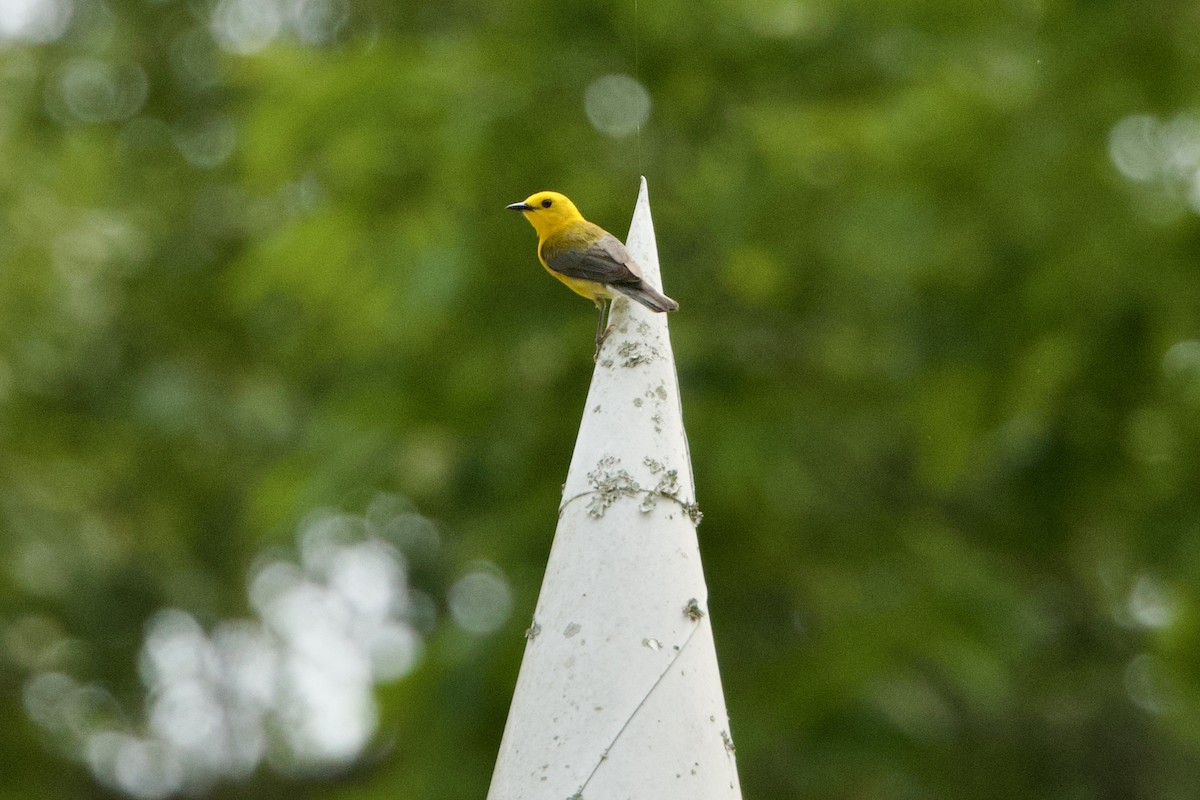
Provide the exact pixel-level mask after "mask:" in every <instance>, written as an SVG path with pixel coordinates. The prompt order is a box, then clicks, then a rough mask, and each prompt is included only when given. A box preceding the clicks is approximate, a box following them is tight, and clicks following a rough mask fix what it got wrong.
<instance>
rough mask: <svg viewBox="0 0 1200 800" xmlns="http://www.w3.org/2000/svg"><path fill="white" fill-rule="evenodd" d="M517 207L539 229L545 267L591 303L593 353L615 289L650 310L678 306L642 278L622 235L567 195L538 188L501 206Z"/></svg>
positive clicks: (601, 338) (604, 335) (602, 336)
mask: <svg viewBox="0 0 1200 800" xmlns="http://www.w3.org/2000/svg"><path fill="white" fill-rule="evenodd" d="M505 208H506V209H508V210H509V211H520V212H521V214H522V215H523V216H524V217H525V219H527V220H529V224H530V225H532V226H533V229H534V230H535V231H536V232H537V235H538V249H537V253H538V260H539V261H540V262H542V266H543V267H545V268H546V271H547V272H549V273H550V274H551V275H553V276H554V277H555V278H558V279H559V280H560V281H562V282H563V283H564V284H566V285H567V288H569V289H570V290H571V291H573V292H575V293H576V294H578V295H581V296H583V297H586V298H587V299H589V300H591V301H592V302H593V303H595V304H596V309H597V310H598V311H599V313H600V318H599V319H598V320H596V354H595V356H594V358H596V359H599V357H600V348H601V346H602V345H603V344H604V340H605V338H607V337H608V334H609V332H610V331H611V330H612V329H611V328H606V327H605V325H604V321H605V310H606V308H607V309H608V310H609V311H610V312H611V308H612V304H611V301H612V300H613V299H614V298H616V297H617V293H619V294H623V295H625V296H626V297H628V298H630V299H632V300H636V301H637V302H639V303H641V304H642V305H643V306H645V307H646V308H648V309H650V310H651V311H658V312H666V311H675V310H677V309H678V308H679V303H676V302H675V301H674V300H672V299H671V298H669V297H667V296H666V295H665V294H663V293H662V292H660V291H658V290H657V289H655V288H654V287H653V286H651V285H650V284H648V283H646V280H645V278H643V277H642V270H641V268H640V267H639V266H638V264H637V262H636V261H634V260H633V257H632V256H630V255H629V251H628V250H626V249H625V245H623V244H621V240H620V239H618V238H617V237H615V236H613V235H612V234H611V233H609V232H608V231H606V230H604V229H603V228H601V227H600V226H599V225H596V224H594V223H591V222H588V221H587V220H586V219H584V218H583V215H582V214H580V213H579V209H578V208H576V207H575V204H574V203H572V202H571V201H570V199H568V198H567V196H566V195H563V194H560V193H558V192H537V193H536V194H531V195H530V196H529V197H526V198H525V199H524V200H522V201H521V202H519V203H512V204H510V205H507V206H505Z"/></svg>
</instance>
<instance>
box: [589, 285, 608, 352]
mask: <svg viewBox="0 0 1200 800" xmlns="http://www.w3.org/2000/svg"><path fill="white" fill-rule="evenodd" d="M593 302H595V303H596V310H597V311H599V312H600V316H599V318H598V319H597V320H596V354H595V355H594V356H592V360H593V361H599V360H600V348H601V347H602V346H603V345H604V340H605V339H607V338H608V334H610V333H612V328H606V327H604V310H605V305H607V306H608V311H609V314H610V315H611V314H612V302H611V301H610V302H608V303H607V304H606V303H605V302H604V298H603V297H597V298H596V299H595V300H594V301H593Z"/></svg>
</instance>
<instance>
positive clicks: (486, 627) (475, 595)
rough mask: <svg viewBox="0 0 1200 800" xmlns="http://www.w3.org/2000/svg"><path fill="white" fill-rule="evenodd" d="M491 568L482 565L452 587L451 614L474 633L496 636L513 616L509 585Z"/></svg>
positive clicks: (465, 628)
mask: <svg viewBox="0 0 1200 800" xmlns="http://www.w3.org/2000/svg"><path fill="white" fill-rule="evenodd" d="M498 573H499V570H498V569H497V568H496V567H495V566H493V565H491V564H481V565H479V566H478V567H477V568H476V569H475V570H474V571H472V572H469V573H467V574H466V575H464V576H463V577H461V578H459V579H458V580H457V581H456V582H455V584H454V585H453V586H451V587H450V594H449V603H450V614H451V616H453V617H454V621H455V622H457V623H458V624H459V626H461V627H462V628H463V629H464V630H467V631H470V632H471V633H479V634H484V633H492V632H493V631H495V630H497V629H498V628H499V627H500V626H501V625H503V624H504V623H505V621H506V620H508V617H509V614H511V613H512V593H511V592H510V591H509V588H508V583H507V582H506V581H505V580H504V578H502V577H500V575H499V574H498Z"/></svg>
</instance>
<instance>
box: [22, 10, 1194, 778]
mask: <svg viewBox="0 0 1200 800" xmlns="http://www.w3.org/2000/svg"><path fill="white" fill-rule="evenodd" d="M229 1H231V0H227V2H229ZM265 1H266V0H264V2H265ZM250 5H251V6H252V5H253V3H251V4H250ZM635 5H637V11H636V22H635ZM223 7H224V6H223V5H215V6H214V5H213V4H211V3H210V2H208V0H196V1H195V2H183V0H163V1H162V2H142V3H132V2H121V1H120V0H113V2H111V3H109V4H104V3H102V2H100V0H78V1H77V2H76V4H75V6H74V15H73V17H72V20H71V23H70V25H69V27H67V28H66V30H65V33H64V34H63V35H62V36H61V38H58V39H56V40H55V41H53V42H49V43H44V44H35V43H28V42H22V41H19V40H8V41H3V40H0V91H2V96H3V105H2V107H0V563H2V564H3V565H4V569H3V577H0V632H3V633H4V638H3V640H0V718H2V719H4V720H5V723H6V724H5V725H3V726H2V728H0V763H2V764H3V765H4V766H3V770H2V771H3V780H2V781H0V798H14V799H15V798H83V797H102V796H109V795H108V794H107V792H106V790H104V789H101V788H99V787H98V786H97V785H96V784H95V783H94V782H93V780H92V778H91V777H90V776H89V774H88V772H87V770H86V768H84V767H83V766H80V765H79V763H78V761H77V760H74V759H72V758H71V754H70V753H64V752H62V749H61V748H60V747H58V746H56V743H55V742H54V741H52V740H51V737H48V736H47V735H46V734H45V733H44V732H42V731H41V730H40V729H39V728H38V727H37V726H36V725H34V724H33V723H32V722H31V721H29V719H28V718H27V716H26V714H25V711H24V708H23V705H22V687H23V685H24V684H25V681H26V680H27V679H28V677H29V675H30V674H31V673H32V672H33V671H34V670H37V669H46V668H50V667H53V668H56V669H62V670H65V671H68V672H71V673H72V674H75V675H77V676H78V677H79V678H80V679H81V680H89V681H98V682H102V683H103V684H104V685H106V686H107V687H109V689H110V690H111V691H112V692H113V693H114V694H115V695H116V696H117V697H119V698H120V699H121V700H122V701H123V702H124V703H127V704H129V705H130V706H131V707H135V708H136V705H137V703H138V702H139V697H140V688H139V683H138V678H137V670H136V662H137V654H138V648H139V646H140V642H141V637H142V630H143V625H144V624H145V622H146V620H147V618H148V617H149V616H150V615H151V614H153V612H154V611H155V610H156V609H158V608H160V607H164V606H171V607H177V608H182V609H186V610H188V611H189V612H191V613H192V614H194V615H196V616H197V618H199V619H200V620H201V621H202V622H207V621H212V620H215V619H218V618H221V617H226V616H236V615H238V614H242V613H245V604H246V600H245V576H246V571H247V569H248V568H249V567H250V565H251V564H252V562H253V561H254V559H255V558H256V556H257V555H258V554H259V553H260V552H262V551H263V550H264V549H265V548H269V547H277V546H288V545H290V543H291V541H292V536H293V531H294V529H295V526H296V524H297V522H298V521H299V520H300V519H301V518H302V517H303V516H304V515H305V514H306V513H308V512H309V511H310V510H312V509H313V508H316V507H319V506H335V507H340V508H346V509H350V510H354V511H356V512H359V513H361V511H362V509H363V507H364V504H365V503H366V502H367V500H368V499H369V498H370V497H371V496H372V495H373V494H374V493H376V492H379V491H386V492H393V493H396V494H399V495H403V496H405V497H407V498H410V499H411V500H412V501H413V503H414V504H415V506H416V507H417V508H418V509H419V510H420V511H421V512H422V513H423V514H425V515H428V516H429V517H431V518H432V519H434V520H435V521H436V522H437V524H438V525H439V528H440V530H441V532H442V536H443V541H444V545H445V546H444V548H443V549H442V551H441V553H440V555H439V557H438V558H437V559H436V560H435V561H434V562H433V563H429V564H425V565H424V566H422V567H421V568H420V569H418V570H416V571H415V572H414V574H413V576H412V581H413V583H414V584H415V585H418V586H420V587H421V588H422V589H423V590H424V591H427V592H428V593H429V594H430V595H431V596H432V597H434V599H435V600H436V601H437V602H438V603H439V604H440V603H443V602H444V596H445V590H446V587H447V586H448V585H449V584H450V583H451V582H452V581H453V580H454V578H455V577H456V576H457V575H458V574H460V573H461V572H462V571H463V569H464V565H465V564H467V563H468V562H471V561H473V560H476V559H483V560H486V561H489V562H491V563H493V564H495V565H497V566H498V567H499V568H500V569H501V570H502V571H503V573H504V574H505V575H506V576H507V579H508V581H509V583H510V586H511V589H512V591H513V595H514V612H513V615H512V617H511V618H510V620H509V621H508V623H507V624H506V625H505V626H504V627H503V628H502V629H501V630H500V631H498V632H497V633H496V634H494V635H491V636H478V635H473V634H469V633H467V632H465V631H463V630H461V629H459V628H458V627H457V626H455V624H454V623H453V622H452V621H450V620H449V619H448V617H447V616H446V615H445V614H442V615H441V616H440V618H439V619H440V620H441V621H440V622H439V623H438V624H437V626H436V627H435V628H433V629H432V630H431V631H430V632H429V635H428V639H427V641H426V646H427V649H426V652H425V654H424V656H423V658H422V660H421V662H420V664H419V666H418V667H417V669H416V670H415V671H414V672H413V673H412V674H411V675H409V676H408V677H406V678H404V679H401V680H400V681H397V682H395V683H392V684H389V685H386V686H384V687H383V688H382V689H381V695H380V700H381V703H382V717H381V721H380V733H379V736H378V739H379V745H378V746H377V747H376V748H373V750H372V751H371V752H370V754H369V755H368V756H367V757H364V759H363V761H362V763H360V764H356V765H354V766H353V767H351V768H350V769H348V770H347V771H341V772H334V773H331V774H319V775H315V776H311V777H307V778H297V777H279V776H277V775H275V774H274V773H272V772H271V771H270V770H267V769H265V768H264V769H263V770H261V771H260V772H258V773H256V775H255V776H254V777H253V778H252V779H250V780H248V781H244V782H238V783H229V784H223V785H221V786H219V787H217V788H216V789H215V795H216V796H218V797H228V798H234V797H255V798H272V797H289V798H294V797H313V798H317V797H320V798H346V799H350V798H354V799H355V800H366V799H367V798H376V797H378V798H385V797H423V798H428V799H429V800H437V799H438V798H447V799H449V798H464V797H483V796H484V794H485V793H486V789H487V784H488V780H489V777H490V770H491V765H492V761H493V759H494V756H495V752H496V749H497V747H498V744H499V738H500V734H501V731H502V727H503V723H504V718H505V713H506V711H507V705H508V701H509V699H510V695H511V690H512V687H513V684H514V682H515V676H516V670H517V667H518V664H519V660H520V656H521V652H522V645H523V639H522V636H521V632H522V630H523V629H524V627H525V625H526V624H527V620H528V618H529V614H530V613H531V609H532V607H533V602H534V599H535V597H536V593H537V589H538V585H539V581H540V577H541V573H540V570H541V567H542V565H543V564H544V560H545V557H546V554H547V552H548V548H549V544H550V538H551V535H552V532H553V527H554V523H555V510H556V508H557V503H558V499H559V497H558V494H559V487H560V485H561V482H562V479H563V476H564V475H565V470H566V466H567V463H568V460H569V458H570V453H571V448H572V444H573V436H574V432H575V430H576V426H577V423H578V419H579V415H580V412H581V410H582V404H583V400H584V396H585V393H586V389H587V384H588V381H589V378H590V374H591V369H592V362H591V350H592V341H591V333H592V325H593V322H594V320H593V316H592V310H591V307H590V305H588V304H587V303H585V302H583V301H581V300H579V299H578V298H574V297H572V296H571V295H569V294H568V293H566V292H564V291H563V289H562V287H561V286H558V285H557V284H556V283H554V282H553V281H550V280H548V279H547V278H546V276H545V275H544V274H542V272H541V270H540V269H539V268H538V267H537V265H536V262H535V261H534V255H533V246H534V240H533V238H532V232H531V231H530V230H529V228H528V226H527V225H526V224H525V223H524V221H522V220H520V219H515V218H514V217H513V216H512V215H511V214H507V213H505V212H504V211H503V206H504V205H505V204H507V203H509V202H513V201H515V200H519V199H521V198H523V197H524V196H525V195H527V194H529V193H531V192H533V191H535V190H539V189H544V188H555V189H559V190H561V191H564V192H566V193H567V194H569V195H570V196H572V198H574V199H575V200H576V202H577V203H578V204H579V205H580V206H581V207H582V208H583V210H584V212H585V214H587V215H588V216H589V218H591V219H593V220H595V221H597V222H598V223H600V224H602V225H604V226H605V227H607V228H609V229H612V230H614V231H618V232H624V230H625V229H626V226H627V225H628V218H629V214H630V212H631V209H632V206H633V201H634V198H635V194H636V190H637V179H638V175H639V174H645V175H646V176H647V177H648V180H649V186H650V193H651V200H652V204H653V209H654V214H655V222H656V227H657V233H658V242H659V247H660V254H661V259H662V264H663V273H664V281H665V283H666V287H667V290H668V293H669V294H671V295H672V296H673V297H675V298H676V299H678V300H679V301H680V303H681V305H682V310H681V311H680V312H679V313H678V314H676V315H673V317H672V319H671V325H672V335H673V341H674V346H675V351H676V356H677V358H678V362H679V372H680V380H681V384H682V391H683V400H684V412H685V418H686V421H687V423H688V432H689V436H690V440H691V448H692V454H693V458H694V467H695V472H696V481H697V491H698V496H699V499H700V503H701V506H702V508H703V510H704V513H705V518H704V523H703V525H702V526H701V527H700V530H699V532H700V539H701V547H702V551H703V553H704V557H705V565H706V569H707V574H708V579H709V587H710V591H711V598H710V604H711V607H712V609H713V624H714V627H715V631H716V638H717V645H718V653H719V657H720V661H721V666H722V671H723V676H724V680H725V685H726V692H727V698H728V705H729V709H730V713H731V716H732V728H733V733H734V736H735V739H736V741H737V745H738V758H739V766H740V772H741V776H742V782H743V787H744V791H745V795H746V796H747V797H748V798H768V797H770V798H775V797H796V798H845V799H846V800H850V799H851V798H854V799H858V798H950V797H953V798H963V799H967V798H1064V799H1068V800H1074V799H1075V798H1080V799H1082V798H1184V797H1191V796H1194V792H1195V787H1196V786H1200V618H1198V614H1200V604H1198V602H1200V598H1198V596H1197V592H1196V586H1197V584H1198V582H1200V536H1198V533H1200V493H1198V492H1197V487H1198V486H1200V344H1196V342H1195V340H1197V339H1200V332H1198V331H1200V270H1198V268H1197V267H1198V258H1200V224H1198V221H1197V217H1196V208H1200V199H1198V198H1200V190H1197V188H1196V187H1197V186H1200V182H1197V180H1196V173H1194V172H1193V173H1192V174H1191V181H1192V182H1191V183H1189V182H1188V181H1187V180H1183V179H1181V177H1180V176H1181V175H1183V176H1184V177H1185V178H1186V170H1188V169H1191V170H1195V169H1196V168H1200V156H1197V155H1196V153H1197V152H1200V151H1198V150H1197V148H1200V134H1196V133H1195V129H1194V128H1189V127H1188V125H1187V124H1185V123H1186V121H1187V120H1188V119H1191V118H1190V117H1186V116H1185V115H1187V114H1188V113H1189V112H1191V111H1192V110H1194V109H1195V108H1196V107H1197V105H1200V83H1198V82H1197V81H1196V76H1197V75H1198V74H1200V48H1197V47H1196V45H1195V43H1196V42H1197V41H1200V13H1198V11H1197V6H1196V5H1195V4H1194V3H1190V2H1178V1H1177V0H1162V2H1156V3H1137V2H1118V1H1117V0H1108V1H1106V0H1100V1H1099V2H1074V3H1073V2H1056V1H1055V0H1009V1H1007V2H1002V3H999V4H994V3H993V4H982V5H978V6H975V5H970V4H959V3H951V2H933V1H931V0H903V1H902V2H894V3H882V4H881V3H868V2H860V1H856V0H814V2H801V1H800V0H749V1H748V2H743V3H723V2H709V1H708V0H701V1H700V2H695V1H693V2H681V1H679V0H662V1H660V2H651V0H642V2H640V4H635V3H634V2H632V1H631V0H630V1H629V2H621V3H604V2H586V1H585V0H565V1H563V2H553V3H551V2H524V3H505V4H496V3H487V2H473V1H472V0H455V1H454V2H447V3H426V4H420V3H388V2H372V0H351V2H350V4H349V5H345V6H342V5H336V4H335V5H334V6H332V7H333V8H334V9H335V10H340V11H343V12H345V15H346V16H345V19H344V20H343V22H344V24H342V25H341V26H340V27H337V29H336V33H335V34H333V35H330V36H327V37H324V38H322V37H317V39H316V40H315V41H307V42H306V41H305V38H306V37H305V36H301V35H299V34H298V33H296V32H295V31H291V32H289V31H288V30H284V31H283V32H281V33H280V35H279V36H278V37H276V38H275V39H274V41H272V42H271V43H270V45H269V46H266V47H264V48H262V49H258V48H246V49H248V50H249V49H253V50H254V51H253V52H244V53H241V52H236V51H235V50H232V49H230V48H228V47H226V48H222V47H221V46H219V43H218V42H217V41H215V40H214V35H213V31H214V28H213V27H212V26H211V24H210V21H211V19H212V18H213V15H214V14H218V13H220V12H221V9H222V8H223ZM307 38H309V39H311V38H312V37H307ZM97 70H100V71H101V74H104V75H108V76H109V80H108V82H107V83H105V82H101V83H100V84H99V88H94V87H93V88H92V89H90V90H86V91H84V90H79V91H82V94H79V93H78V91H77V93H76V94H75V95H70V93H69V92H68V91H67V89H65V88H64V87H67V86H70V85H72V84H71V81H72V80H74V79H73V78H72V77H71V76H72V75H95V74H98V73H97ZM105 70H107V72H105ZM635 72H636V76H637V78H638V79H639V80H640V81H641V82H642V84H643V85H644V86H645V87H646V88H647V90H648V91H649V93H650V96H651V99H652V101H653V111H652V113H651V116H650V118H649V120H648V122H647V123H646V124H645V125H644V126H643V128H642V130H641V132H640V134H638V135H636V136H630V137H627V138H621V139H613V138H607V137H605V136H603V135H601V134H600V133H598V132H597V131H596V130H595V129H594V128H593V127H592V126H591V125H590V124H589V122H588V118H587V116H586V114H585V113H584V102H583V96H584V90H585V89H586V87H587V86H588V85H589V84H590V83H591V82H592V81H594V80H595V79H597V78H599V77H600V76H602V75H605V74H609V73H629V74H633V73H635ZM139 76H140V77H139ZM85 89H87V87H86V86H85ZM89 91H90V94H89ZM81 98H82V99H81ZM1132 115H1150V116H1152V117H1153V118H1154V119H1155V120H1157V121H1158V123H1157V124H1161V125H1162V126H1166V125H1168V124H1173V123H1171V121H1172V120H1174V121H1176V122H1177V123H1178V124H1176V125H1175V128H1172V130H1177V131H1181V132H1182V133H1181V134H1180V136H1182V138H1181V139H1180V138H1179V137H1177V139H1178V140H1177V141H1176V140H1171V141H1174V145H1171V141H1167V142H1166V143H1165V144H1163V143H1162V142H1159V143H1158V144H1157V145H1155V144H1154V143H1153V142H1151V143H1149V144H1146V147H1147V148H1149V150H1150V151H1152V155H1153V153H1159V155H1161V156H1162V159H1163V163H1162V164H1161V165H1159V167H1156V168H1155V169H1156V170H1157V171H1154V170H1151V171H1152V172H1153V174H1151V175H1149V177H1146V178H1145V179H1144V180H1131V179H1130V178H1127V177H1126V176H1125V175H1123V174H1122V172H1121V171H1120V170H1118V169H1117V166H1116V165H1115V164H1114V156H1112V155H1110V149H1112V148H1114V147H1116V145H1115V144H1111V143H1112V142H1114V141H1116V140H1115V139H1114V138H1113V136H1114V134H1113V131H1114V127H1115V126H1117V125H1118V123H1120V122H1121V121H1122V120H1123V119H1126V118H1128V117H1131V116H1132ZM1180 120H1183V122H1179V121H1180ZM1189 130H1191V134H1190V136H1191V138H1188V136H1187V135H1185V134H1187V131H1189ZM1168 138H1169V137H1168ZM1156 141H1157V140H1156ZM1110 145H1111V147H1110ZM1152 145H1153V146H1152ZM1155 147H1158V150H1155ZM1171 147H1174V148H1175V149H1171ZM1188 148H1191V149H1188ZM1172 158H1173V159H1174V161H1171V159H1172ZM1188 159H1191V161H1189V160H1188ZM1189 192H1191V195H1190V198H1191V200H1190V204H1189ZM30 619H35V620H37V621H38V625H37V626H34V629H35V630H37V631H43V632H45V631H50V632H51V633H49V634H44V637H49V640H48V641H40V642H34V643H31V642H30V641H28V638H29V636H28V635H27V634H28V631H29V630H30V627H29V624H28V621H29V620H30ZM23 637H24V638H23ZM60 640H61V642H66V643H68V644H69V647H66V648H65V649H64V648H61V647H59V648H54V647H50V645H51V644H53V643H54V642H57V641H60Z"/></svg>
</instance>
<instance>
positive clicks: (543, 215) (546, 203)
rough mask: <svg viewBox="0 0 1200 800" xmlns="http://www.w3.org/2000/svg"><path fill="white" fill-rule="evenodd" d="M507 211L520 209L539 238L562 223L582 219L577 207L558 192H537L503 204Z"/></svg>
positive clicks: (566, 223)
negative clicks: (522, 198) (510, 203)
mask: <svg viewBox="0 0 1200 800" xmlns="http://www.w3.org/2000/svg"><path fill="white" fill-rule="evenodd" d="M505 208H507V209H508V210H509V211H520V212H521V213H522V214H524V215H525V219H527V220H529V224H530V225H532V226H533V229H534V230H535V231H537V234H538V236H539V237H540V238H542V239H545V238H546V237H547V236H549V235H550V234H552V233H554V232H555V231H556V230H558V229H559V228H561V227H562V226H564V225H569V224H570V223H572V222H578V221H579V220H581V219H583V215H582V214H580V213H579V209H577V208H576V207H575V204H574V203H572V202H571V201H570V199H569V198H567V196H566V195H562V194H559V193H558V192H538V193H537V194H531V195H529V197H526V198H525V199H524V200H522V201H521V202H520V203H513V204H512V205H510V206H505Z"/></svg>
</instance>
